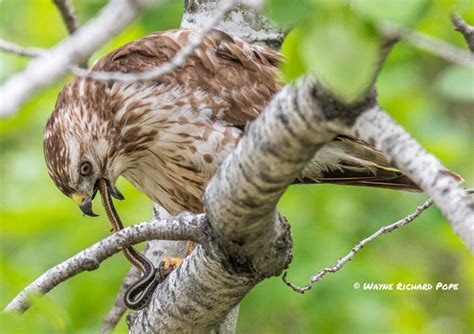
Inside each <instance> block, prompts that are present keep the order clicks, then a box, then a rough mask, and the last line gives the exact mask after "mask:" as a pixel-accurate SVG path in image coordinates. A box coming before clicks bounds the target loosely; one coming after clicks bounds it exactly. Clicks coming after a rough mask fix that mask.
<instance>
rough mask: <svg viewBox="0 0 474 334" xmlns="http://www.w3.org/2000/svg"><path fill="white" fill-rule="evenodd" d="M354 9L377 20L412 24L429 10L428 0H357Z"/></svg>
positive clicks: (353, 3) (354, 2)
mask: <svg viewBox="0 0 474 334" xmlns="http://www.w3.org/2000/svg"><path fill="white" fill-rule="evenodd" d="M351 4H352V7H353V9H354V10H356V11H357V12H359V13H360V14H361V15H363V16H365V17H367V18H370V19H371V20H374V21H375V22H379V23H381V22H391V23H398V24H401V25H411V24H413V23H415V22H416V21H417V20H419V19H420V18H421V16H422V15H423V14H425V13H426V12H427V7H428V5H429V2H428V1H427V0H376V1H375V0H355V1H352V2H351Z"/></svg>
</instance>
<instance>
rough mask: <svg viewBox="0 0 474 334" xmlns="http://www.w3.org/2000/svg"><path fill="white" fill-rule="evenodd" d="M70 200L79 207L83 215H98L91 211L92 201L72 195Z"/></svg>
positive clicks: (78, 195) (81, 196)
mask: <svg viewBox="0 0 474 334" xmlns="http://www.w3.org/2000/svg"><path fill="white" fill-rule="evenodd" d="M71 197H72V200H73V201H74V203H76V204H77V205H79V208H80V209H81V211H82V212H83V213H84V215H87V216H91V217H97V216H98V215H97V214H95V213H94V211H92V199H91V198H90V197H89V198H88V197H86V196H84V195H81V194H72V196H71Z"/></svg>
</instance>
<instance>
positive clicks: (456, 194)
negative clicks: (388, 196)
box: [353, 107, 474, 251]
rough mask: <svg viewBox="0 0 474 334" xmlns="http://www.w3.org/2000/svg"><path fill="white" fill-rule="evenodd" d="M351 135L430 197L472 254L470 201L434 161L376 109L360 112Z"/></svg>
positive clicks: (473, 227)
mask: <svg viewBox="0 0 474 334" xmlns="http://www.w3.org/2000/svg"><path fill="white" fill-rule="evenodd" d="M353 131H354V133H355V134H356V136H357V137H359V138H360V139H362V140H364V141H366V142H367V143H370V144H371V145H373V146H374V147H375V148H377V149H379V150H380V151H382V152H383V153H384V154H385V156H386V157H387V158H388V160H389V161H390V162H391V163H393V164H394V165H395V166H397V167H398V168H399V169H400V170H402V171H403V172H404V173H405V174H406V175H407V176H408V177H409V178H410V179H411V180H412V181H414V182H415V183H416V184H417V185H418V186H419V187H420V188H421V189H423V191H425V192H426V193H427V194H428V195H430V196H431V197H432V198H433V201H434V202H435V204H436V206H437V207H438V208H439V209H440V210H441V212H442V213H443V215H444V216H445V217H446V218H447V219H448V221H449V222H450V224H451V226H452V228H453V229H454V231H455V232H456V233H457V235H458V236H459V237H460V238H461V239H462V240H463V241H464V243H465V244H466V246H467V247H468V248H469V249H470V250H471V251H474V243H473V239H472V238H473V235H474V234H473V232H474V200H473V198H472V197H470V196H469V194H468V193H467V191H466V190H465V189H463V188H462V187H461V185H460V184H459V182H458V180H457V179H456V178H455V177H454V176H453V174H452V173H450V172H448V171H447V169H446V168H445V167H444V166H443V165H442V164H441V162H440V161H439V160H438V159H436V157H434V156H433V155H431V154H429V153H428V152H426V151H425V150H424V149H423V148H422V147H421V146H420V145H419V144H418V143H417V142H416V141H415V140H414V139H413V138H412V137H411V136H410V135H409V134H408V133H407V132H405V130H404V129H403V128H402V127H401V126H400V125H398V124H397V123H396V122H395V121H394V120H393V119H392V118H391V117H390V116H389V115H388V114H386V113H385V112H383V110H382V109H381V108H380V107H375V108H372V109H370V110H367V111H366V112H364V113H363V114H362V115H361V116H360V117H359V118H358V119H357V121H356V123H355V124H354V127H353Z"/></svg>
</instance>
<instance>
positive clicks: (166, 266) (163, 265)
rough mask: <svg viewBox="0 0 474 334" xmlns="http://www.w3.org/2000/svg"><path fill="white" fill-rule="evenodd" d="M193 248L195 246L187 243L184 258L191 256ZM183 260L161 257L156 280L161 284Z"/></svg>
mask: <svg viewBox="0 0 474 334" xmlns="http://www.w3.org/2000/svg"><path fill="white" fill-rule="evenodd" d="M194 248H196V244H195V243H194V242H192V241H188V244H187V246H186V253H185V257H186V256H188V255H189V254H191V252H192V251H193V250H194ZM185 257H184V258H185ZM184 258H179V257H171V256H163V259H162V260H161V262H160V264H159V265H158V272H157V277H156V278H157V280H158V281H159V282H162V281H163V280H164V279H165V278H166V277H167V276H168V275H169V274H170V273H171V272H172V271H173V270H174V269H176V268H177V267H178V266H179V265H180V264H181V263H183V261H184Z"/></svg>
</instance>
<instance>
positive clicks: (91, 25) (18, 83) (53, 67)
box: [0, 0, 161, 117]
mask: <svg viewBox="0 0 474 334" xmlns="http://www.w3.org/2000/svg"><path fill="white" fill-rule="evenodd" d="M160 2H161V0H153V1H151V0H112V1H111V2H110V3H109V4H107V5H106V6H105V7H104V9H103V10H102V11H101V12H100V14H99V15H97V16H96V17H95V18H93V19H92V20H90V21H89V22H88V23H87V24H85V25H83V26H82V27H81V28H80V29H79V30H78V31H76V32H75V33H74V35H72V36H70V37H69V38H67V39H65V40H64V41H62V42H61V43H59V44H58V45H56V46H55V47H53V48H52V49H50V50H48V52H47V54H46V55H44V56H41V57H38V58H36V59H34V60H32V61H31V62H30V63H29V64H28V66H27V67H26V69H25V70H23V71H22V72H20V73H18V74H16V75H15V76H13V77H12V78H10V79H9V80H8V81H6V82H5V83H4V84H3V85H2V86H1V87H0V101H2V103H1V104H0V117H5V116H8V115H10V114H11V113H13V112H15V111H16V110H17V109H18V107H19V106H20V105H21V104H22V103H23V102H25V101H26V100H27V99H28V98H30V97H31V95H32V94H34V93H36V92H37V91H38V90H40V89H41V88H43V87H45V86H47V85H49V84H51V83H52V82H54V80H55V79H57V78H58V77H60V76H61V75H63V74H65V73H66V72H67V71H68V68H69V66H70V65H72V64H81V63H83V62H84V61H85V60H86V59H87V58H88V57H89V56H90V55H91V54H92V53H93V52H94V51H95V50H97V49H98V48H100V47H101V46H102V45H104V44H105V43H106V42H107V41H108V40H110V39H111V38H112V37H114V36H116V35H117V34H118V33H119V32H120V31H122V30H123V29H124V28H125V27H127V26H128V25H129V24H130V23H131V22H132V21H133V20H134V19H135V18H136V17H137V16H138V15H139V14H140V12H141V11H142V10H143V9H144V8H146V7H148V6H150V5H152V4H158V3H160Z"/></svg>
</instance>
